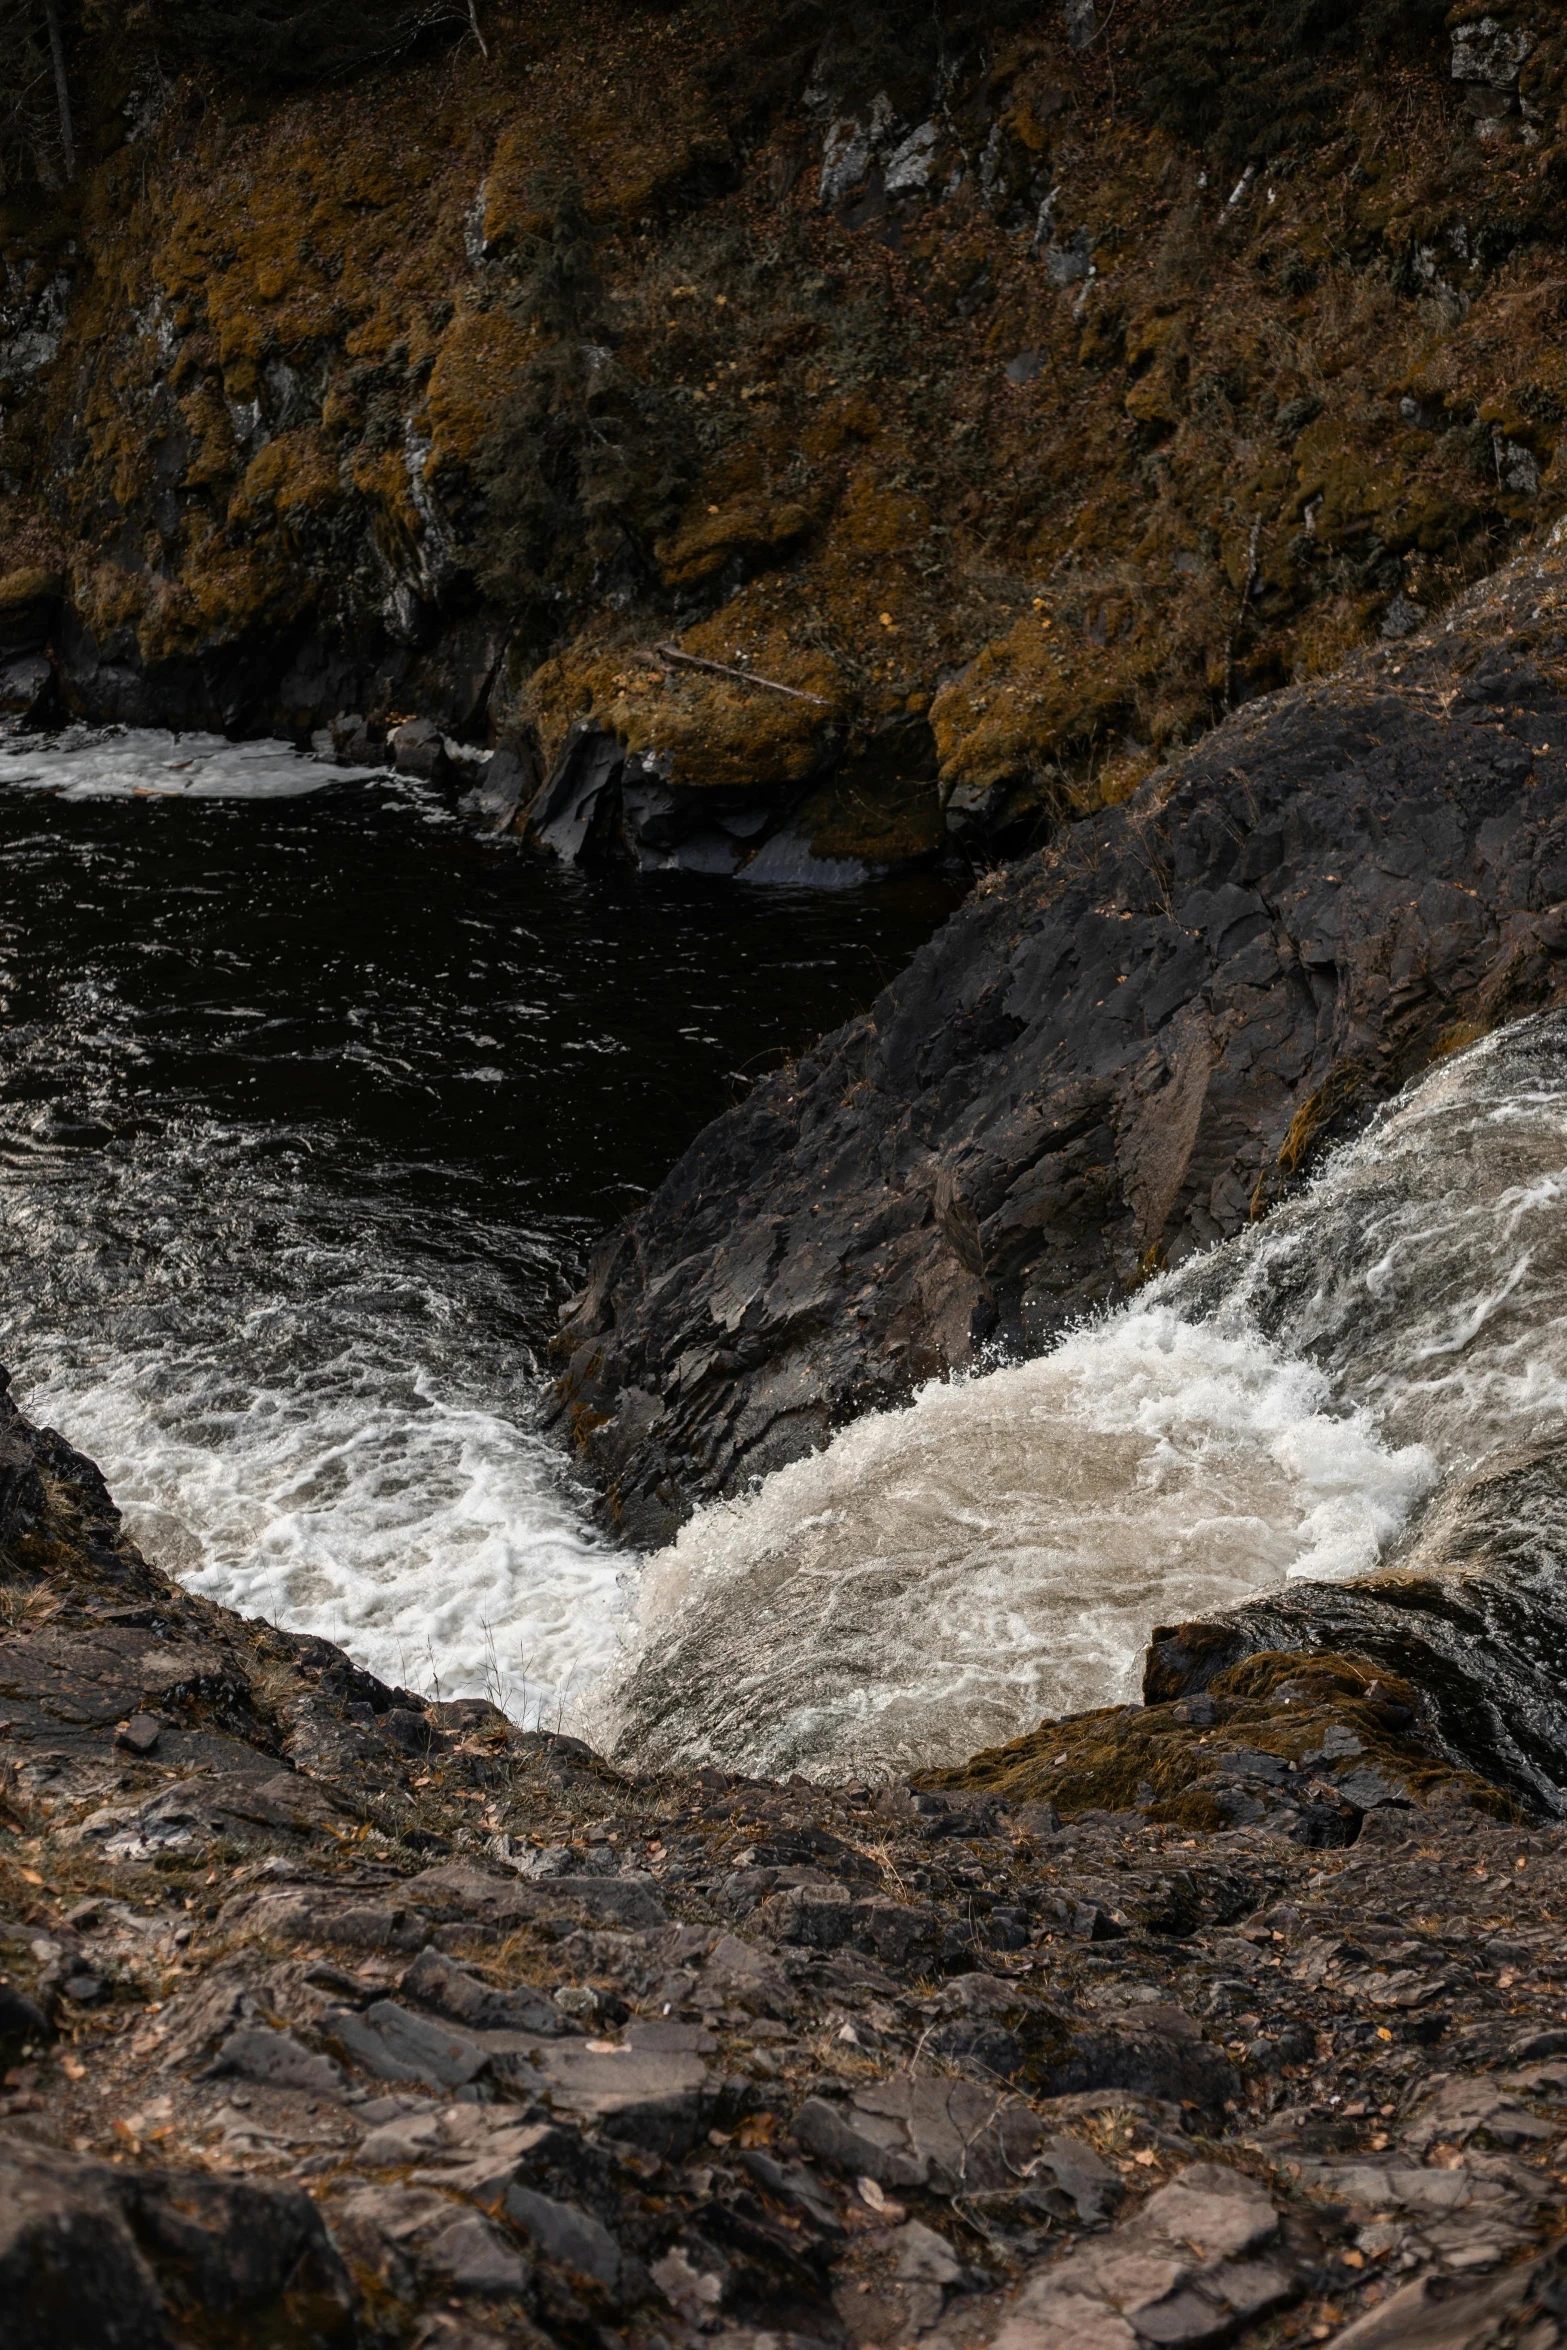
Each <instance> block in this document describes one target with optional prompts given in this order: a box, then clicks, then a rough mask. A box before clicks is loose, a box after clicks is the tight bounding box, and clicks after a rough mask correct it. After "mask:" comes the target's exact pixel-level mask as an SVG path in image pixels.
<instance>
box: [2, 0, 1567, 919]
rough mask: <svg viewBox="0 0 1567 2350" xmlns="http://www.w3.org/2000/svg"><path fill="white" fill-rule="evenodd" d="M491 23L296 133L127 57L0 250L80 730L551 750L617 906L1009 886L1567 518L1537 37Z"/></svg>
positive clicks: (20, 501) (25, 196)
mask: <svg viewBox="0 0 1567 2350" xmlns="http://www.w3.org/2000/svg"><path fill="white" fill-rule="evenodd" d="M478 22H479V25H480V27H481V29H482V31H483V35H484V40H485V45H486V49H487V54H483V53H481V51H480V48H479V46H478V45H477V42H476V41H475V40H473V39H472V38H469V39H466V40H465V41H464V42H463V43H462V44H461V45H460V46H458V47H456V48H447V49H428V48H427V49H425V50H424V51H420V52H417V53H410V55H409V56H408V57H407V58H406V59H405V60H404V61H402V62H400V63H398V64H396V65H393V66H387V67H383V68H381V69H379V70H377V71H376V72H373V73H370V74H367V75H363V76H361V77H360V78H359V79H357V80H355V81H352V82H350V83H347V84H346V85H344V84H338V85H337V86H333V87H329V88H318V89H306V90H303V91H296V92H294V93H292V94H284V95H282V96H279V97H277V98H275V99H269V98H265V97H260V96H257V95H256V94H255V93H254V92H249V91H242V90H238V89H236V88H235V87H234V86H233V85H232V84H231V83H224V82H222V81H221V80H218V79H214V78H213V77H212V75H210V74H202V73H197V72H191V73H187V74H184V75H183V76H181V77H179V78H177V79H175V80H172V81H171V80H169V79H168V78H167V76H166V74H165V72H164V71H163V68H162V66H161V64H160V62H159V60H158V59H157V58H156V57H155V56H154V54H153V52H152V51H151V50H150V49H148V48H146V47H145V46H144V45H139V44H138V42H137V41H135V40H133V39H132V38H131V37H130V36H126V37H125V38H124V39H122V40H121V41H119V42H118V43H115V42H109V43H107V44H105V45H103V47H102V48H101V49H100V51H98V52H96V53H93V54H91V55H90V56H85V55H84V62H83V64H82V66H81V68H80V69H79V70H80V74H81V78H82V81H83V85H84V86H83V87H81V88H80V89H79V92H78V113H79V115H80V117H81V123H80V125H79V144H80V147H81V150H82V152H81V162H80V167H79V170H78V175H77V178H76V180H75V182H74V184H73V185H71V186H70V187H69V188H59V187H57V188H55V189H53V190H52V191H51V190H48V189H44V188H42V187H39V186H31V187H29V186H27V185H25V184H20V183H19V184H18V185H16V186H14V187H13V188H12V189H11V191H10V193H9V194H8V195H7V196H6V197H5V198H4V199H3V202H0V242H3V257H4V273H3V275H4V291H3V294H0V624H3V628H4V632H5V641H6V643H7V644H8V645H9V646H10V648H11V650H12V651H13V653H18V652H20V653H29V654H34V653H36V652H37V650H38V649H39V648H40V646H42V645H44V644H47V645H48V646H49V647H50V648H51V649H52V651H53V653H54V654H55V656H56V665H57V670H58V674H59V679H60V684H61V687H62V689H63V692H64V695H65V699H66V701H67V703H68V704H69V705H70V706H72V707H74V708H76V709H78V710H80V711H82V712H85V713H87V714H92V715H100V714H101V715H110V716H113V715H121V716H125V717H130V718H137V719H146V718H166V719H174V720H177V721H181V722H186V723H203V724H221V725H225V726H229V727H232V728H236V729H241V730H244V729H251V730H254V729H259V728H280V729H283V730H287V731H291V732H294V733H296V734H299V735H301V736H303V735H307V734H309V733H310V732H311V731H313V730H315V729H318V728H320V727H322V726H324V725H327V724H329V723H330V722H331V721H333V720H334V719H338V718H341V717H343V716H345V715H348V714H354V713H357V714H358V715H359V716H360V717H362V718H363V719H365V720H366V721H367V722H368V723H369V725H370V727H371V729H372V731H373V730H374V729H375V728H376V727H384V726H386V725H388V724H389V723H392V722H394V721H396V720H397V719H399V718H402V717H406V716H409V715H415V714H417V715H425V716H429V717H432V718H434V719H435V720H436V721H437V722H438V724H440V725H441V726H442V727H444V728H445V729H447V730H449V731H451V732H454V733H459V734H462V735H464V736H465V737H467V738H468V739H469V740H471V741H478V742H483V741H486V740H488V741H491V742H494V741H500V740H506V739H515V740H517V741H518V742H519V743H521V744H525V745H526V748H527V751H528V763H529V765H530V766H531V765H532V764H533V763H534V762H537V763H538V770H539V772H541V773H544V774H548V773H549V771H550V770H551V769H552V768H556V769H557V782H558V788H557V792H556V799H555V803H554V808H555V813H556V816H557V817H558V818H559V820H560V821H559V822H558V823H557V826H556V835H557V838H556V845H558V846H559V845H567V846H568V847H569V849H570V853H592V852H593V851H594V850H595V849H600V850H601V849H605V848H608V849H609V850H610V851H611V852H614V851H616V850H619V849H623V848H626V847H629V848H630V849H631V850H632V851H633V852H634V853H636V854H637V855H638V856H639V857H640V858H641V859H642V861H643V862H645V863H660V862H666V861H670V860H671V859H672V860H674V861H682V860H683V861H686V862H696V863H703V864H706V865H708V866H709V867H711V868H712V869H717V870H732V869H734V867H735V866H736V865H737V864H744V863H745V862H746V861H747V860H751V859H754V858H755V857H756V855H757V854H758V852H759V850H765V843H766V841H767V839H768V837H769V834H770V832H771V831H772V830H774V829H776V827H777V826H778V825H780V824H781V823H785V822H789V823H791V824H792V826H793V830H792V832H791V834H790V835H789V837H790V839H791V840H792V841H793V842H794V844H795V846H796V847H797V849H798V850H799V851H800V852H801V853H802V854H803V855H805V856H807V857H809V858H814V859H815V860H816V861H817V862H818V863H819V862H820V861H821V860H823V859H826V860H829V861H830V860H837V861H838V862H839V864H840V866H843V865H844V864H845V861H852V860H855V859H858V860H859V861H860V862H861V863H866V864H872V865H876V864H889V863H896V862H898V861H900V860H906V859H908V858H912V857H917V856H928V855H934V854H936V853H938V852H939V851H940V850H941V849H942V847H943V846H944V845H947V844H950V843H953V842H956V843H957V844H958V845H960V846H965V847H968V848H970V849H979V850H982V851H983V850H987V849H991V848H997V847H999V848H1002V849H1008V848H1014V847H1018V846H1023V845H1028V844H1030V843H1032V842H1034V841H1036V840H1038V839H1039V838H1041V837H1043V836H1044V835H1045V834H1046V833H1047V832H1048V831H1049V829H1050V828H1051V827H1052V826H1053V825H1054V824H1055V823H1057V822H1059V821H1060V820H1061V819H1062V818H1063V817H1069V816H1071V815H1073V814H1076V813H1080V812H1082V811H1084V810H1086V809H1091V808H1093V807H1095V806H1098V805H1102V804H1103V803H1104V802H1105V801H1107V800H1115V799H1117V798H1120V797H1123V796H1125V795H1126V794H1127V793H1128V792H1129V791H1130V790H1132V789H1133V788H1134V787H1135V785H1136V784H1137V782H1138V781H1139V780H1140V779H1141V777H1142V776H1143V774H1144V773H1145V772H1146V771H1147V770H1148V769H1149V768H1151V766H1152V765H1153V764H1154V763H1155V762H1156V760H1157V759H1158V758H1159V757H1160V756H1161V755H1163V754H1164V753H1165V752H1167V751H1168V749H1169V748H1170V747H1171V746H1172V745H1174V744H1177V743H1179V742H1181V741H1182V740H1186V739H1190V738H1191V737H1192V736H1193V735H1195V734H1196V733H1198V732H1200V731H1201V730H1203V729H1204V728H1205V727H1206V726H1207V725H1209V724H1210V723H1211V722H1212V721H1213V720H1214V719H1215V718H1216V717H1218V716H1220V715H1222V713H1223V712H1224V710H1225V709H1226V708H1228V707H1231V706H1233V705H1234V704H1236V703H1238V702H1240V701H1243V700H1246V699H1249V698H1251V697H1253V696H1255V695H1256V694H1258V693H1260V692H1262V691H1265V690H1267V689H1269V688H1272V687H1275V686H1277V685H1280V684H1283V683H1286V682H1288V681H1289V680H1291V679H1292V678H1293V679H1299V678H1302V677H1306V676H1310V675H1313V674H1316V673H1318V672H1320V671H1322V670H1324V669H1326V668H1329V667H1332V666H1333V665H1334V664H1336V663H1337V662H1338V661H1339V659H1340V658H1341V657H1342V656H1343V654H1344V653H1345V652H1346V650H1347V649H1349V648H1350V647H1352V646H1354V645H1356V644H1357V643H1362V642H1365V641H1368V640H1375V639H1376V638H1378V636H1379V635H1397V634H1398V633H1400V632H1402V631H1407V630H1409V629H1411V628H1413V627H1414V626H1416V625H1417V623H1418V619H1419V617H1420V616H1421V615H1422V614H1427V615H1429V614H1433V613H1435V612H1436V611H1438V610H1439V609H1440V608H1441V607H1442V606H1443V604H1444V603H1446V602H1447V601H1448V600H1449V599H1451V598H1452V597H1453V596H1454V595H1455V594H1456V593H1457V592H1458V591H1459V590H1460V589H1461V588H1462V587H1463V586H1465V585H1466V584H1468V583H1470V582H1471V581H1473V580H1474V579H1475V578H1476V577H1477V576H1479V575H1481V574H1483V573H1485V572H1488V571H1489V570H1491V569H1493V568H1494V567H1495V565H1496V564H1497V562H1498V561H1499V559H1500V558H1501V557H1502V556H1503V555H1504V553H1505V552H1507V551H1508V550H1509V549H1510V548H1511V547H1512V546H1513V545H1514V544H1516V543H1517V542H1518V541H1519V540H1520V539H1521V538H1523V537H1525V536H1526V535H1527V534H1529V533H1531V532H1533V531H1535V530H1537V529H1539V528H1541V527H1542V526H1546V525H1549V524H1550V523H1551V522H1553V521H1554V520H1555V518H1556V517H1557V516H1558V515H1559V514H1560V513H1561V512H1562V511H1563V510H1564V509H1567V458H1564V457H1562V456H1561V455H1560V454H1559V449H1560V447H1561V445H1562V443H1561V431H1562V422H1563V419H1564V417H1567V353H1564V349H1563V340H1562V312H1563V301H1564V295H1563V281H1562V277H1561V271H1560V251H1561V246H1562V240H1563V236H1564V234H1567V111H1564V105H1563V101H1564V99H1567V31H1564V29H1563V27H1562V24H1561V20H1560V17H1559V13H1558V12H1557V11H1555V10H1554V9H1551V8H1548V7H1546V6H1544V5H1543V0H1518V4H1517V5H1511V4H1502V5H1498V6H1496V7H1494V8H1492V9H1491V10H1490V11H1489V12H1484V11H1482V10H1481V9H1479V8H1478V7H1474V6H1468V5H1462V6H1459V7H1457V8H1455V9H1452V10H1449V11H1444V10H1443V9H1442V8H1441V7H1440V6H1432V5H1429V4H1428V0H1406V4H1404V5H1398V4H1397V0H1376V4H1371V0H1368V4H1367V5H1364V6H1361V7H1352V6H1345V7H1341V8H1339V9H1337V10H1336V11H1335V10H1333V9H1330V8H1326V7H1323V6H1321V5H1317V4H1316V0H1160V4H1159V5H1150V6H1144V7H1140V8H1138V9H1136V10H1122V11H1112V12H1111V13H1110V14H1109V15H1108V16H1107V17H1105V18H1104V19H1103V20H1102V21H1100V20H1096V18H1095V15H1094V10H1093V7H1092V5H1091V4H1090V0H1068V5H1067V6H1066V7H1065V8H1064V9H1063V8H1060V7H1056V6H1052V7H1049V8H1044V9H1040V8H1032V7H1030V8H1023V7H1021V6H1018V5H1016V4H1015V0H966V5H963V6H960V7H954V8H952V9H949V10H947V11H946V12H945V13H944V15H932V13H931V12H929V11H924V10H918V11H916V10H907V11H904V10H899V9H897V8H895V7H881V8H876V7H867V8H865V9H863V10H859V11H855V12H852V13H849V14H845V12H842V11H836V10H832V9H828V8H825V7H821V6H817V5H814V4H812V0H800V4H798V5H794V6H789V7H784V8H779V7H777V6H776V5H772V4H771V0H767V4H763V0H728V4H727V5H725V6H724V7H722V8H720V7H718V6H717V5H715V4H714V0H690V5H687V6H685V7H681V8H674V9H671V8H668V7H657V6H653V5H641V6H613V7H611V6H594V5H591V4H589V0H572V4H570V5H568V4H566V0H558V4H556V5H553V6H541V7H534V8H530V9H528V10H526V11H522V10H517V11H515V12H508V11H506V10H504V9H490V10H483V11H481V12H480V15H479V18H478ZM671 644H672V645H673V646H674V647H675V648H676V650H677V651H679V652H681V653H683V654H685V655H687V656H696V657H697V658H698V659H699V660H706V661H712V662H717V663H719V664H722V665H723V667H724V668H726V669H728V670H730V671H735V670H738V671H740V672H742V673H743V672H745V671H747V670H749V671H751V672H752V673H753V674H754V676H756V677H758V678H767V679H770V680H773V681H774V683H775V684H777V685H784V686H790V687H793V688H794V689H795V692H794V693H793V694H783V693H779V692H777V691H775V690H772V689H771V688H769V687H768V686H765V685H762V684H759V683H752V682H748V681H747V680H746V678H745V677H744V675H743V674H742V675H741V676H739V677H736V676H733V675H722V674H719V673H718V672H717V671H715V670H712V669H703V668H700V667H695V666H692V665H691V664H690V662H689V661H676V660H673V659H671V658H670V657H668V655H667V654H660V653H659V651H658V648H659V647H660V646H663V645H671ZM584 741H587V742H589V743H590V744H591V745H593V746H594V748H595V754H596V764H594V763H592V762H590V763H589V765H590V769H591V772H589V773H586V779H585V780H584V771H583V767H582V751H581V746H582V744H583V743H584ZM606 751H607V752H608V753H609V754H610V755H608V756H605V755H604V754H605V752H606ZM563 753H565V754H567V755H568V756H567V758H566V760H565V761H564V763H563V760H562V755H563ZM573 758H575V760H576V762H577V765H576V767H575V768H571V766H570V761H571V759H573ZM568 770H569V772H568ZM563 776H564V777H565V781H564V782H561V781H560V778H561V777H563ZM573 777H575V778H576V780H572V778H573ZM797 865H798V860H797ZM787 869H789V864H788V859H787V858H784V859H782V861H781V862H780V865H779V870H780V872H783V871H785V870H787ZM798 869H801V870H804V869H807V868H805V867H799V868H798ZM810 869H813V870H814V867H812V868H810Z"/></svg>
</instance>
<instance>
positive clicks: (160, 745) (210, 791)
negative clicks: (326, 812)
mask: <svg viewBox="0 0 1567 2350" xmlns="http://www.w3.org/2000/svg"><path fill="white" fill-rule="evenodd" d="M0 753H3V763H0V782H5V783H8V784H11V785H13V786H15V787H16V788H17V789H19V790H23V791H47V792H54V793H56V794H57V795H58V797H59V798H61V799H62V800H129V799H161V800H167V799H182V800H291V799H298V798H300V797H302V796H303V794H305V793H306V792H316V791H323V790H325V788H326V787H327V785H328V784H332V783H353V782H358V781H364V780H365V779H367V778H368V777H370V776H373V775H379V774H380V773H381V770H380V769H378V768H374V767H336V766H330V765H327V764H326V763H324V762H323V761H321V760H319V759H314V758H311V757H310V756H309V754H308V753H305V752H300V751H296V750H295V749H294V747H293V745H292V744H291V743H285V742H270V741H261V742H240V743H233V742H230V741H229V740H228V739H227V737H226V736H224V735H221V734H171V733H170V732H169V731H168V730H167V729H166V728H163V727H137V728H134V729H131V728H119V727H108V728H91V729H89V728H75V729H73V730H72V731H71V732H69V733H67V734H63V735H52V736H51V735H38V736H34V735H18V736H13V737H12V738H11V739H10V740H9V741H8V742H6V743H4V744H0Z"/></svg>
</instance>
